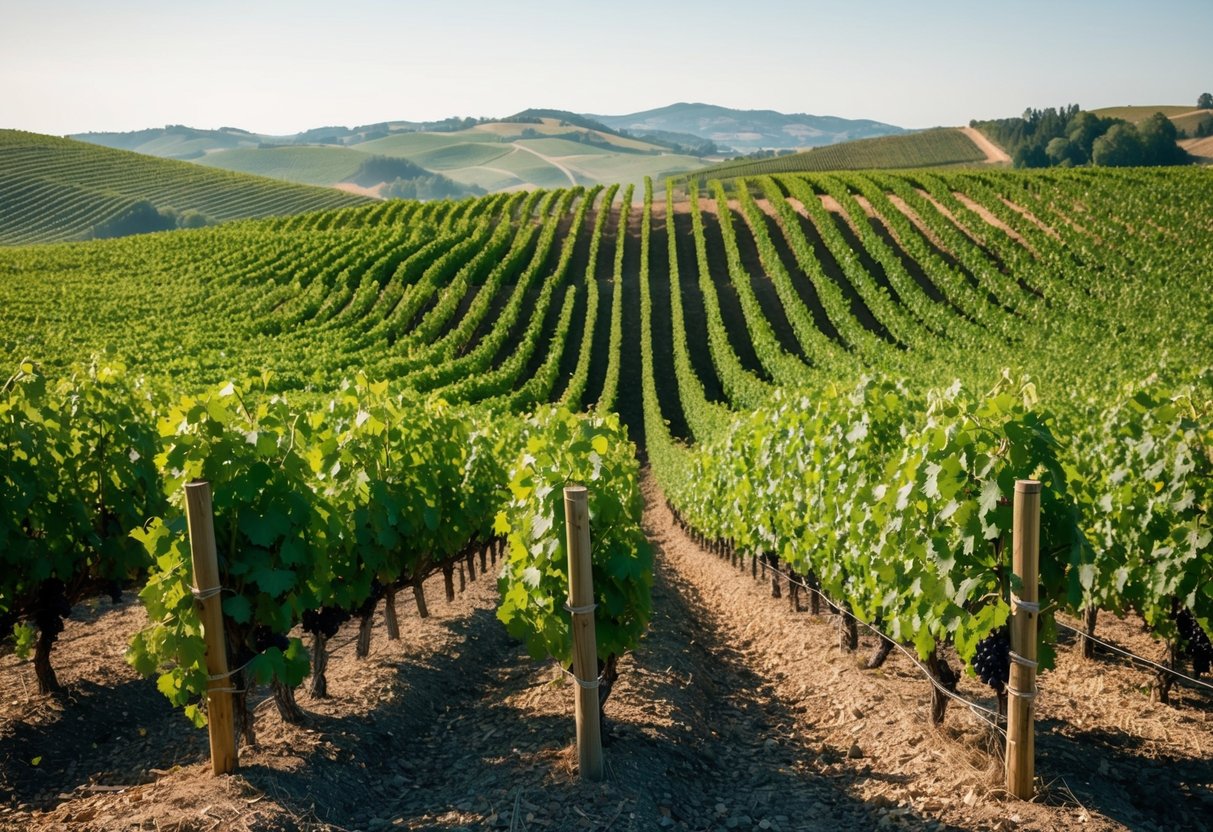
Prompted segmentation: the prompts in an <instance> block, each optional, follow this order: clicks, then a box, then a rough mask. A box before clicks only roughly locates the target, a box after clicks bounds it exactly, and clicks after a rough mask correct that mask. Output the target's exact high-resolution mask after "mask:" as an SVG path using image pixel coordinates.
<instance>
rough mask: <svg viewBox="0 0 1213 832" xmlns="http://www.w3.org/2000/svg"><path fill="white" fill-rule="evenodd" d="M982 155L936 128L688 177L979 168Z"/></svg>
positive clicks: (955, 134)
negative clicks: (966, 166)
mask: <svg viewBox="0 0 1213 832" xmlns="http://www.w3.org/2000/svg"><path fill="white" fill-rule="evenodd" d="M985 160H986V155H985V153H983V152H982V151H981V149H980V148H978V147H977V145H975V144H974V143H973V141H972V140H971V139H969V137H968V136H966V135H965V134H964V133H963V132H962V131H960V130H957V129H955V128H951V127H937V128H935V129H933V130H923V131H920V132H917V133H908V134H905V135H900V136H880V137H878V138H874V139H860V140H857V141H850V142H842V143H841V144H836V145H826V146H825V147H815V148H813V149H812V150H806V151H804V152H803V153H791V154H788V155H786V156H776V157H774V158H771V159H736V160H734V161H731V162H722V163H720V164H719V165H713V166H712V167H710V168H704V169H703V170H697V171H694V172H693V173H691V174H686V175H685V176H684V178H687V179H690V178H692V177H693V178H694V179H695V180H696V181H699V182H706V181H708V180H711V179H727V178H732V177H734V176H770V175H774V174H781V173H810V172H824V171H839V170H873V169H885V168H929V167H947V166H949V165H963V164H970V165H973V164H978V163H980V162H984V161H985Z"/></svg>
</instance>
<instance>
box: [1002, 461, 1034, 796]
mask: <svg viewBox="0 0 1213 832" xmlns="http://www.w3.org/2000/svg"><path fill="white" fill-rule="evenodd" d="M1011 540H1012V558H1013V561H1012V570H1013V572H1014V577H1013V583H1012V589H1011V679H1010V683H1009V684H1008V685H1007V693H1008V694H1009V700H1008V702H1007V792H1008V793H1009V794H1011V795H1013V796H1015V797H1018V798H1019V799H1020V800H1031V799H1032V795H1033V792H1034V789H1033V785H1034V783H1033V781H1034V779H1035V776H1036V772H1035V765H1036V755H1035V746H1036V740H1035V737H1034V734H1033V724H1032V723H1033V720H1034V719H1035V717H1036V701H1035V700H1036V619H1037V617H1038V616H1039V615H1040V605H1039V603H1038V599H1039V595H1038V594H1037V582H1038V575H1039V570H1040V483H1039V482H1036V481H1035V480H1017V481H1016V483H1015V507H1014V517H1013V521H1012V538H1011ZM1014 578H1018V586H1016V585H1015V582H1014Z"/></svg>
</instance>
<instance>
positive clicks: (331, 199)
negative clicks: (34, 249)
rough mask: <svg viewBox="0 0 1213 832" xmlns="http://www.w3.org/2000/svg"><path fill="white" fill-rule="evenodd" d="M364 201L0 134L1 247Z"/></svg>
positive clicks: (87, 146) (79, 145)
mask: <svg viewBox="0 0 1213 832" xmlns="http://www.w3.org/2000/svg"><path fill="white" fill-rule="evenodd" d="M366 201H367V200H366V198H364V197H360V196H355V195H353V194H346V193H342V192H340V191H336V190H332V189H329V188H313V187H307V186H304V185H292V184H288V183H285V182H281V181H278V180H275V179H267V178H264V177H259V176H249V175H247V174H242V173H229V172H227V171H220V170H210V169H207V168H203V167H200V166H198V165H191V164H189V163H187V162H177V161H171V160H168V159H155V158H152V157H150V156H145V155H142V154H139V153H132V152H129V151H126V150H114V149H111V148H106V147H97V146H95V145H90V144H85V143H84V142H77V141H73V140H71V139H61V138H58V137H55V136H43V135H39V134H37V133H25V132H21V131H17V130H0V245H18V244H25V243H45V242H58V241H66V240H85V239H91V238H96V237H117V236H123V235H126V234H135V233H141V232H146V231H164V230H168V229H171V228H178V227H193V226H198V225H207V224H210V223H213V222H221V221H224V220H233V219H240V218H245V217H266V216H273V215H283V214H297V213H302V212H304V211H317V210H321V209H325V208H339V207H342V206H346V205H356V204H360V203H363V202H366Z"/></svg>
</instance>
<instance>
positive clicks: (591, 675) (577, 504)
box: [564, 485, 603, 780]
mask: <svg viewBox="0 0 1213 832" xmlns="http://www.w3.org/2000/svg"><path fill="white" fill-rule="evenodd" d="M587 496H588V493H587V491H586V488H585V486H584V485H571V486H568V487H567V488H565V489H564V519H565V523H566V525H567V533H566V537H565V540H566V543H567V546H568V550H569V609H570V610H571V611H572V615H573V676H574V677H575V678H576V680H577V690H576V695H577V708H576V719H577V763H578V769H579V770H580V772H581V778H582V779H583V780H601V779H602V769H603V763H602V726H601V724H600V723H599V721H598V716H599V714H598V642H597V639H596V638H595V635H594V572H593V564H592V562H591V559H590V509H589V503H588V502H587V499H586V498H587Z"/></svg>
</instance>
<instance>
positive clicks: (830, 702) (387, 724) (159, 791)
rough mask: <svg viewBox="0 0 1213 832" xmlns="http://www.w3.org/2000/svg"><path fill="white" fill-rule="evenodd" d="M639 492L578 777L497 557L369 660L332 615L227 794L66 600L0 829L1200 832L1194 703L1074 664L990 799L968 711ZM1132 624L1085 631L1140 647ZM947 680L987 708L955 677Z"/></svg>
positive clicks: (101, 616) (11, 760) (6, 709)
mask: <svg viewBox="0 0 1213 832" xmlns="http://www.w3.org/2000/svg"><path fill="white" fill-rule="evenodd" d="M643 489H644V495H645V504H646V508H645V516H644V527H645V531H646V533H647V534H648V536H649V539H650V540H651V541H652V544H653V546H654V550H655V570H654V582H653V617H652V620H651V623H650V628H649V632H648V633H647V635H646V636H645V637H644V639H643V640H642V642H641V644H640V645H639V647H638V648H637V649H636V650H635V651H634V652H633V653H632V654H630V655H628V656H627V657H625V658H624V660H623V661H622V662H621V666H620V670H621V676H620V680H619V682H618V684H617V685H616V687H615V690H614V691H613V693H612V696H611V699H610V701H609V702H608V703H607V716H608V719H609V725H608V738H609V745H608V748H607V758H606V759H607V778H606V780H605V782H603V783H597V784H593V783H583V782H581V781H580V779H579V778H578V776H577V772H576V754H575V750H574V748H573V745H572V735H573V719H572V714H571V712H572V700H573V690H572V688H571V686H570V685H569V684H568V682H567V680H566V679H565V678H564V677H563V675H562V674H560V673H559V672H558V671H556V669H555V668H554V667H553V666H552V664H551V663H548V662H535V661H532V660H530V659H529V658H528V657H527V656H526V654H525V651H524V650H523V649H522V648H521V646H520V645H519V644H518V643H517V642H515V641H513V640H512V639H511V638H510V637H509V636H508V635H507V634H506V633H505V631H504V628H502V627H501V625H500V623H499V622H498V621H497V620H496V617H495V615H494V609H495V607H496V603H497V590H496V586H495V583H494V581H493V580H492V575H493V574H494V573H495V571H496V570H495V569H494V568H492V567H490V569H489V570H488V574H487V575H484V574H482V575H481V578H480V579H479V580H478V581H476V582H474V583H469V585H468V587H467V590H466V592H463V593H462V594H460V595H459V596H458V597H456V599H455V600H454V601H452V602H447V601H445V600H443V597H442V582H441V577H436V578H435V579H434V580H432V581H431V582H429V583H428V584H427V595H428V597H429V600H430V609H431V612H432V616H431V617H430V618H428V619H425V620H421V619H419V618H417V616H416V614H415V610H414V609H413V604H412V601H411V599H410V600H406V599H401V603H400V611H401V613H402V621H401V624H402V627H401V629H402V639H401V641H399V642H389V641H387V640H386V638H385V637H384V633H383V630H382V624H381V622H380V621H377V622H376V628H375V636H374V641H373V646H372V652H371V655H370V657H369V658H368V659H366V660H362V661H359V660H357V659H355V658H354V656H353V653H352V649H351V647H352V645H351V644H350V643H349V642H350V641H351V640H352V637H353V635H354V630H355V628H354V627H352V626H348V625H347V627H346V628H344V629H343V631H342V633H341V634H340V635H339V636H338V637H337V639H336V640H335V642H334V644H335V645H336V647H335V652H334V656H333V659H332V661H331V664H330V676H329V683H330V691H331V693H332V698H331V699H328V700H322V701H317V700H313V699H311V698H310V697H308V696H307V695H306V694H301V695H300V704H301V705H302V706H303V707H304V709H305V710H306V711H307V713H308V723H307V725H305V726H302V727H298V726H290V725H285V724H283V723H282V722H281V721H280V720H279V719H278V716H277V713H276V711H275V710H274V709H273V708H272V707H266V708H261V709H259V711H258V714H259V716H258V732H259V745H258V747H257V748H245V749H242V754H241V770H240V772H239V773H238V774H237V775H234V776H232V777H224V778H214V777H212V776H210V774H209V769H208V766H207V763H206V734H205V732H204V731H196V730H193V729H191V728H189V727H188V726H187V724H186V723H185V721H184V719H183V718H182V717H181V715H180V714H179V713H177V712H175V711H173V709H171V708H170V707H169V706H168V704H167V701H166V700H165V699H164V698H163V697H162V696H160V694H159V693H157V692H156V690H155V688H154V685H153V684H152V683H151V682H148V681H146V680H142V679H139V678H138V677H136V676H135V675H134V674H133V672H132V671H130V670H129V668H127V667H126V665H125V663H124V662H123V660H122V652H123V649H124V646H125V644H126V642H127V640H128V639H129V637H130V634H131V633H132V632H133V631H134V630H136V629H138V628H139V627H140V626H142V624H143V621H144V617H143V614H142V611H141V610H140V609H139V608H138V607H137V606H135V605H133V604H131V603H129V602H128V603H127V604H125V605H122V606H120V607H118V608H116V609H109V608H108V605H101V606H99V607H97V608H96V609H95V610H94V611H92V612H88V611H84V610H82V611H81V614H80V615H79V616H77V617H76V618H74V619H72V620H70V621H69V626H68V629H67V631H65V633H64V637H63V639H62V642H63V643H62V645H61V650H60V651H58V654H57V656H56V666H57V668H58V670H59V673H60V678H61V680H62V681H63V682H65V683H66V684H67V685H68V690H69V692H68V695H67V696H66V697H64V698H62V699H52V698H38V697H31V696H30V694H29V691H28V689H27V688H28V685H29V682H30V679H29V676H30V674H31V672H32V671H30V669H29V667H28V665H19V664H17V663H16V661H15V659H14V658H13V657H12V656H5V657H0V763H2V765H0V830H4V832H9V830H12V831H13V832H16V830H36V832H50V830H56V832H57V831H58V830H87V832H100V830H106V832H109V830H128V829H129V830H134V829H161V830H172V832H214V831H215V830H236V831H237V832H239V831H240V830H244V831H245V832H253V830H258V831H260V830H267V831H268V830H272V831H273V832H278V830H282V831H283V832H285V830H299V829H304V830H324V832H341V831H342V830H355V829H357V830H375V831H376V832H377V831H378V830H392V829H410V830H423V829H424V830H431V829H446V830H452V832H454V830H471V829H477V830H480V829H499V830H506V829H509V830H517V832H539V830H585V831H586V832H607V830H613V831H614V832H620V831H621V830H662V829H667V828H668V829H678V830H694V831H695V832H701V831H702V832H706V831H707V830H712V832H716V830H726V832H727V830H732V829H740V830H749V831H750V832H752V830H761V831H765V830H774V832H791V830H817V829H822V830H840V832H851V831H852V830H854V832H859V830H865V831H866V830H870V829H923V830H931V831H932V832H959V830H989V829H1001V830H1011V829H1014V830H1023V832H1030V831H1031V830H1039V832H1044V830H1069V829H1077V828H1080V829H1083V830H1085V831H1086V832H1113V830H1116V831H1117V832H1120V830H1126V829H1143V830H1160V829H1181V828H1183V829H1202V828H1208V826H1207V824H1206V820H1207V819H1208V818H1209V817H1210V816H1211V815H1210V812H1211V811H1213V795H1210V793H1209V786H1210V784H1211V783H1213V763H1210V762H1209V761H1208V759H1207V749H1208V747H1209V738H1210V733H1209V731H1210V719H1209V713H1208V710H1207V701H1205V700H1199V699H1196V700H1190V699H1189V697H1190V694H1184V695H1183V696H1182V697H1181V700H1182V701H1180V702H1179V703H1178V704H1177V705H1176V706H1175V707H1166V706H1162V705H1157V704H1151V703H1150V702H1149V701H1148V699H1144V700H1143V697H1142V694H1141V688H1142V686H1143V684H1146V683H1148V676H1146V674H1144V673H1139V672H1135V671H1128V670H1126V669H1124V668H1122V667H1120V666H1117V665H1115V664H1110V663H1109V664H1104V663H1101V662H1084V661H1081V660H1078V659H1076V658H1074V656H1073V652H1072V651H1070V650H1066V651H1065V653H1064V655H1063V656H1062V657H1061V658H1060V659H1059V662H1058V669H1057V670H1054V671H1052V672H1051V673H1048V674H1045V675H1043V676H1042V678H1041V681H1040V688H1041V692H1042V695H1041V699H1040V705H1039V711H1038V717H1039V720H1040V722H1039V724H1040V726H1041V727H1040V730H1039V733H1038V735H1037V737H1038V738H1037V743H1038V745H1037V749H1038V763H1037V771H1038V774H1039V775H1040V776H1041V778H1042V783H1043V784H1045V788H1044V791H1043V794H1042V797H1041V798H1040V802H1038V803H1033V804H1019V803H1016V804H1008V803H1005V802H1004V801H1003V800H1002V798H1001V797H1000V789H999V782H1000V779H1001V776H1000V775H1001V761H1000V757H999V748H998V745H997V743H994V742H992V740H991V734H990V732H989V729H987V728H985V727H984V726H983V725H982V723H979V722H978V721H977V720H976V719H975V718H974V717H972V716H971V715H970V714H968V713H967V712H966V711H964V710H963V709H962V708H959V707H958V706H953V707H952V708H951V709H949V713H948V717H947V721H946V722H945V724H944V725H943V726H942V728H940V729H932V728H930V727H929V726H928V725H927V723H926V720H925V712H926V710H927V707H928V702H929V696H928V692H929V688H928V686H927V684H926V682H925V681H924V680H923V678H922V677H921V676H920V675H919V672H918V670H917V669H916V668H915V667H914V665H912V664H911V663H910V661H909V660H908V659H906V658H905V657H904V656H901V655H900V654H898V653H894V654H893V656H892V657H891V658H890V659H889V660H888V662H887V663H886V664H885V665H884V666H883V667H882V668H881V669H879V670H876V671H867V670H863V669H861V667H860V665H861V664H862V662H863V660H864V658H866V653H867V651H868V650H869V649H870V648H871V647H872V646H874V642H873V640H872V639H871V638H870V637H869V636H866V635H865V636H863V638H862V645H861V651H860V653H848V652H846V651H844V650H843V649H842V648H841V646H840V643H839V631H838V628H837V619H836V618H835V617H832V616H827V615H813V614H811V613H809V612H807V611H803V610H796V609H793V607H792V605H791V604H790V603H789V601H788V598H787V592H786V590H787V586H786V583H784V584H783V589H784V598H782V599H774V598H772V597H771V583H770V579H769V578H762V577H761V576H759V578H758V579H755V578H753V577H751V571H750V567H749V564H748V563H747V564H745V565H744V568H743V569H740V570H739V569H738V567H737V566H736V565H733V564H731V563H730V562H729V561H728V560H725V559H722V558H719V557H714V556H712V555H710V554H709V553H707V552H706V551H705V550H704V549H702V548H701V547H699V546H698V545H696V544H695V543H694V542H693V541H692V540H691V539H690V538H689V537H688V536H687V535H686V534H685V533H684V532H683V531H682V530H681V529H680V528H679V527H678V526H677V525H676V523H675V522H674V519H673V517H672V516H671V514H670V512H669V510H668V508H667V507H666V505H665V502H664V500H663V498H662V495H661V493H660V491H659V490H658V488H657V486H656V484H655V483H654V481H653V479H652V478H651V477H650V476H647V475H646V476H645V478H644V483H643ZM1133 629H1134V628H1132V627H1131V626H1130V625H1127V624H1124V623H1123V622H1117V621H1115V620H1114V619H1110V620H1108V621H1103V619H1102V618H1101V623H1100V633H1101V635H1104V636H1106V637H1109V638H1112V639H1114V640H1118V641H1122V643H1126V644H1129V645H1130V646H1132V647H1133V649H1138V650H1144V649H1146V648H1148V645H1138V644H1136V643H1134V642H1133V641H1132V640H1131V639H1132V638H1134V637H1137V638H1139V639H1140V634H1137V635H1136V636H1134V634H1133V632H1131V631H1132V630H1133ZM961 692H962V693H964V694H965V695H967V696H970V697H973V698H978V699H980V700H981V701H984V702H987V703H988V702H989V700H990V697H989V696H988V693H989V692H988V690H987V689H984V688H981V687H980V686H979V685H978V684H977V683H976V682H975V681H974V680H971V679H968V678H965V679H962V681H961ZM1202 702H1203V703H1204V704H1202ZM1126 726H1127V727H1126ZM1129 729H1131V730H1129ZM35 758H37V763H36V764H35V763H34V759H35Z"/></svg>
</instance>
